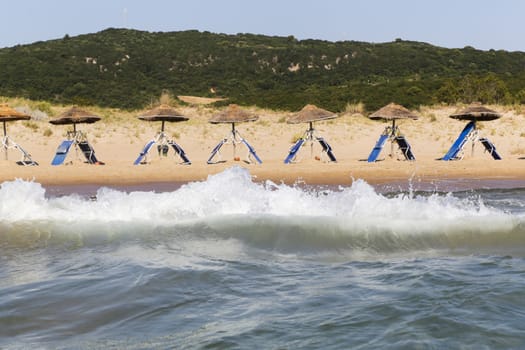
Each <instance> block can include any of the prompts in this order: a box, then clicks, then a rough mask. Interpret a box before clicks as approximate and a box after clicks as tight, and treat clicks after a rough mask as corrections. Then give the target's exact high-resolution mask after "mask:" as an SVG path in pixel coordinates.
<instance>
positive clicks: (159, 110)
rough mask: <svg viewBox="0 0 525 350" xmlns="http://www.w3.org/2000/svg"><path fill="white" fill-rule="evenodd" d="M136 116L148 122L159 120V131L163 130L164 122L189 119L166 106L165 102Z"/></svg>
mask: <svg viewBox="0 0 525 350" xmlns="http://www.w3.org/2000/svg"><path fill="white" fill-rule="evenodd" d="M138 118H139V119H140V120H145V121H148V122H155V121H161V122H162V126H161V131H164V123H165V122H169V123H176V122H183V121H186V120H189V118H187V117H185V116H183V115H182V114H181V113H179V112H178V111H177V110H176V109H175V108H173V107H171V106H168V105H167V104H161V105H160V106H158V107H155V108H153V109H150V110H149V111H147V112H144V113H143V114H142V115H140V116H139V117H138Z"/></svg>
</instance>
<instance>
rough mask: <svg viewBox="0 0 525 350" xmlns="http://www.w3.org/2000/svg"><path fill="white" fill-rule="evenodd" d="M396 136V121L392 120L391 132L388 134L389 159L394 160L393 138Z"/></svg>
mask: <svg viewBox="0 0 525 350" xmlns="http://www.w3.org/2000/svg"><path fill="white" fill-rule="evenodd" d="M395 134H396V120H395V119H392V132H391V134H390V158H394V136H395Z"/></svg>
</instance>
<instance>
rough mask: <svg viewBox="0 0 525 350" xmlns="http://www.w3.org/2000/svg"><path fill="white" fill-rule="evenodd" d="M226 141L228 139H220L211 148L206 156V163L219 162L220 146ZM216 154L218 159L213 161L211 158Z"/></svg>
mask: <svg viewBox="0 0 525 350" xmlns="http://www.w3.org/2000/svg"><path fill="white" fill-rule="evenodd" d="M227 141H228V139H222V140H221V141H220V142H219V143H218V144H217V146H215V147H214V148H213V150H212V151H211V154H210V157H209V158H208V162H207V163H208V164H215V163H219V162H220V161H221V160H220V159H221V158H220V157H221V152H220V150H221V147H222V146H223V145H224V144H225V143H226V142H227ZM216 155H218V156H219V160H216V161H214V160H213V158H214V157H215V156H216Z"/></svg>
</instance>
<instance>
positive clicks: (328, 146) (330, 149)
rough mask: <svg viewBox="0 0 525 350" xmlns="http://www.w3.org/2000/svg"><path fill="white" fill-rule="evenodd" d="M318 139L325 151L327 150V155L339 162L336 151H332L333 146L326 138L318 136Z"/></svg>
mask: <svg viewBox="0 0 525 350" xmlns="http://www.w3.org/2000/svg"><path fill="white" fill-rule="evenodd" d="M317 141H319V143H320V144H321V147H323V152H326V155H327V156H328V158H329V159H330V161H332V162H337V159H336V158H335V155H334V153H333V152H332V146H330V145H329V144H328V142H326V140H325V139H324V138H322V137H318V138H317Z"/></svg>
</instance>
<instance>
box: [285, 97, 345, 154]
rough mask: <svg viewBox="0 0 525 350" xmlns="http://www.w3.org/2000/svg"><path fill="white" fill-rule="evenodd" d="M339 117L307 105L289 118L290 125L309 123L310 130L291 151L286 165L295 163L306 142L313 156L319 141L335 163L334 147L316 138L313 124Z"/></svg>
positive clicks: (322, 139)
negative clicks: (315, 141)
mask: <svg viewBox="0 0 525 350" xmlns="http://www.w3.org/2000/svg"><path fill="white" fill-rule="evenodd" d="M338 117H339V115H337V114H336V113H333V112H330V111H327V110H326V109H322V108H319V107H317V106H315V105H311V104H307V105H306V106H304V107H303V109H301V110H300V111H299V112H297V113H295V114H294V115H292V116H291V117H290V118H288V120H287V121H286V122H287V123H288V124H299V123H308V124H309V128H308V130H306V132H305V133H304V136H303V137H302V138H301V139H299V140H297V142H296V144H295V145H294V146H293V147H292V148H291V149H290V152H289V153H288V156H287V157H286V158H285V160H284V163H285V164H289V163H291V162H292V161H294V159H295V158H296V156H297V153H298V152H299V149H300V148H301V147H302V145H303V143H304V142H306V141H308V142H309V143H310V156H313V146H314V140H317V141H319V143H320V144H321V146H322V147H323V151H324V152H326V154H327V156H328V157H329V159H330V160H331V161H332V162H335V161H336V158H335V156H334V154H333V153H332V147H331V146H330V145H329V144H328V142H326V140H325V139H324V138H322V137H317V136H314V132H315V129H314V127H313V123H314V122H318V121H323V120H329V119H335V118H338Z"/></svg>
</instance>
